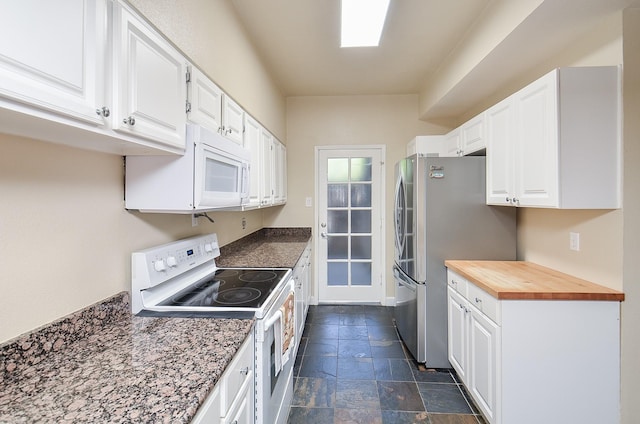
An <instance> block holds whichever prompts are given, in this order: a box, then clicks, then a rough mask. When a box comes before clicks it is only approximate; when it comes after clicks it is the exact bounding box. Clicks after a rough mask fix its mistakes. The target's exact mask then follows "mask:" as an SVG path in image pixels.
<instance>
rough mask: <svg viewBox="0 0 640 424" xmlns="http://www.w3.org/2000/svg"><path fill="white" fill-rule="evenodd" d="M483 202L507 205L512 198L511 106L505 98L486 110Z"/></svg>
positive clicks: (512, 150) (512, 131) (512, 111)
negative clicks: (485, 176)
mask: <svg viewBox="0 0 640 424" xmlns="http://www.w3.org/2000/svg"><path fill="white" fill-rule="evenodd" d="M485 116H486V133H487V171H486V175H487V204H490V205H511V204H512V198H513V197H514V181H513V179H514V178H513V172H514V169H513V161H514V159H513V157H514V148H515V146H514V138H513V134H514V128H513V127H514V124H515V117H514V108H513V100H512V99H511V98H507V99H505V100H503V101H502V102H500V103H498V104H497V105H495V106H493V107H492V108H490V109H489V110H487V112H486V115H485Z"/></svg>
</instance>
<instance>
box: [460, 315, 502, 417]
mask: <svg viewBox="0 0 640 424" xmlns="http://www.w3.org/2000/svg"><path fill="white" fill-rule="evenodd" d="M469 309H470V313H471V319H470V323H469V374H468V376H467V384H468V385H469V389H470V391H471V392H472V396H473V397H474V398H475V399H476V402H477V404H478V407H479V408H480V410H481V411H482V413H483V414H484V416H485V418H487V420H488V421H489V422H490V423H495V422H496V405H497V404H496V399H497V398H496V396H497V393H498V389H497V386H496V384H497V376H498V355H499V353H498V349H499V346H500V341H499V340H500V327H498V325H497V324H496V323H494V322H493V321H491V320H490V319H488V318H487V317H486V316H485V315H484V314H482V313H481V312H480V311H478V310H477V309H476V308H475V307H473V306H469Z"/></svg>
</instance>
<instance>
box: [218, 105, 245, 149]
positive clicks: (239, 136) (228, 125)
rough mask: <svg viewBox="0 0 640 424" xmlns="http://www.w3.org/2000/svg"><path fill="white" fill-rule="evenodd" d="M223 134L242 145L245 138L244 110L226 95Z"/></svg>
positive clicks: (223, 111)
mask: <svg viewBox="0 0 640 424" xmlns="http://www.w3.org/2000/svg"><path fill="white" fill-rule="evenodd" d="M222 114H223V116H222V123H223V134H224V135H225V136H226V137H227V138H229V139H230V140H233V141H235V142H236V143H238V144H240V145H242V144H243V137H244V110H243V109H242V108H241V107H240V105H239V104H238V103H236V102H234V101H233V99H232V98H231V97H229V96H227V95H225V96H224V97H223V99H222Z"/></svg>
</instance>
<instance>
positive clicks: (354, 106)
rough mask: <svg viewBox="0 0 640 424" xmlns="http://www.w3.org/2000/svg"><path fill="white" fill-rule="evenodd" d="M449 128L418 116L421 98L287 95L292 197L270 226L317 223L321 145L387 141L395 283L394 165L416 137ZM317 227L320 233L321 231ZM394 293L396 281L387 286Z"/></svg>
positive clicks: (270, 214) (388, 257) (389, 251)
mask: <svg viewBox="0 0 640 424" xmlns="http://www.w3.org/2000/svg"><path fill="white" fill-rule="evenodd" d="M444 131H445V129H444V128H441V127H437V126H434V125H430V124H427V123H425V122H422V121H420V120H419V119H418V97H417V96H416V95H397V96H343V97H331V96H327V97H292V98H289V99H287V140H288V145H287V166H288V169H287V172H288V174H289V177H288V184H289V187H288V199H287V205H286V206H284V207H283V208H274V209H272V210H269V211H265V215H264V220H265V226H276V227H277V226H311V227H312V228H313V227H314V207H315V203H316V199H315V198H314V199H313V205H314V207H310V208H307V207H305V206H304V205H305V198H306V197H312V198H313V196H314V190H315V186H314V184H315V169H314V167H315V163H314V154H315V153H314V152H315V146H323V145H363V144H366V145H376V144H384V145H386V155H387V156H386V158H385V164H386V174H385V175H386V181H385V190H386V199H385V211H384V212H385V214H386V222H387V226H386V229H385V237H386V244H385V263H386V264H387V279H386V281H387V282H392V281H393V278H392V274H391V266H390V265H391V263H392V261H393V227H392V225H391V220H392V218H393V193H394V176H393V165H394V164H395V163H396V162H397V161H398V160H400V159H401V158H404V157H405V156H406V145H407V143H408V142H409V140H411V139H412V138H413V137H415V136H416V135H423V134H441V133H443V132H444ZM317 233H318V231H317V229H315V228H314V234H317ZM386 293H387V296H393V295H394V293H393V284H389V283H388V286H387V291H386Z"/></svg>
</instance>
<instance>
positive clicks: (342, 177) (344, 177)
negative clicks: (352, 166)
mask: <svg viewBox="0 0 640 424" xmlns="http://www.w3.org/2000/svg"><path fill="white" fill-rule="evenodd" d="M327 181H329V182H330V183H335V182H345V181H349V158H329V159H327Z"/></svg>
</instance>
